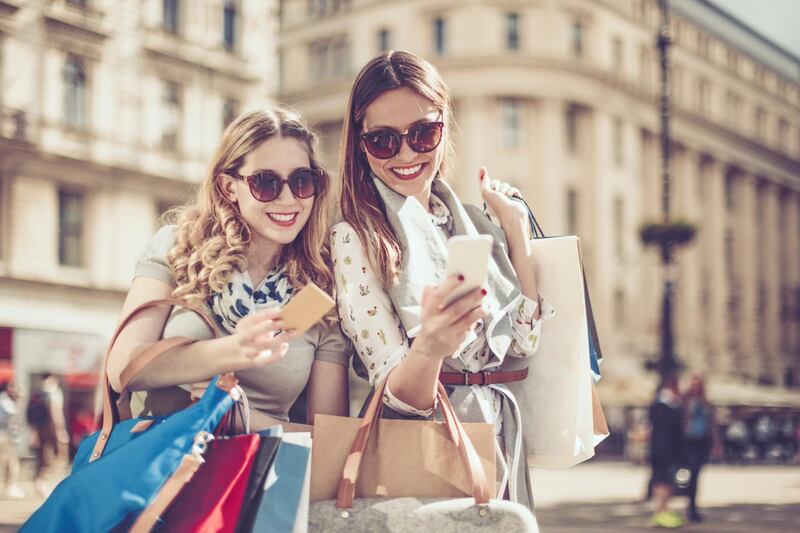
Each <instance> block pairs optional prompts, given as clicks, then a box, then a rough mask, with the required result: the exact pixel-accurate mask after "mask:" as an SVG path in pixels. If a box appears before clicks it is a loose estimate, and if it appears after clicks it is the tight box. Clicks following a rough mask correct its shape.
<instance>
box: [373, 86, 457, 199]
mask: <svg viewBox="0 0 800 533" xmlns="http://www.w3.org/2000/svg"><path fill="white" fill-rule="evenodd" d="M443 120H444V118H443V117H442V111H441V110H440V109H439V108H437V107H436V106H435V105H434V104H433V102H431V101H430V100H428V99H427V98H425V97H424V96H420V95H419V94H417V93H416V92H414V91H413V90H411V89H409V88H408V87H400V88H397V89H392V90H390V91H387V92H385V93H383V94H382V95H380V96H379V97H378V98H376V99H375V100H374V101H373V102H372V103H371V104H370V105H369V107H367V111H366V113H365V114H364V119H363V120H362V128H361V131H362V132H367V131H372V130H375V129H378V128H390V129H393V130H395V131H397V132H399V133H403V134H404V133H407V132H408V129H409V128H411V127H412V126H414V125H416V124H419V123H420V122H435V121H443ZM443 135H447V131H444V132H443ZM444 146H445V142H444V140H442V142H440V143H439V145H438V146H437V147H436V148H435V149H433V150H432V151H430V152H427V153H419V152H415V151H414V150H412V149H411V147H410V146H409V145H408V142H407V140H406V139H405V138H403V140H402V142H401V144H400V151H399V152H397V154H395V155H394V156H393V157H391V158H389V159H378V158H376V157H374V156H373V155H372V154H370V153H369V152H368V151H367V150H365V149H364V144H363V141H362V143H361V149H362V150H363V151H364V154H365V155H366V157H367V161H368V162H369V166H370V169H371V170H372V172H373V173H374V174H375V175H376V176H377V177H378V178H380V180H381V181H383V182H384V183H385V184H386V185H387V186H388V187H390V188H391V189H392V190H393V191H395V192H397V193H399V194H402V195H404V196H414V197H416V198H417V199H418V200H420V203H422V204H423V205H424V206H427V199H428V195H429V194H430V190H431V183H432V182H433V178H434V177H435V176H436V174H437V173H438V172H439V167H440V166H441V164H442V160H443V159H444ZM423 199H424V200H425V201H424V202H423V201H422V200H423Z"/></svg>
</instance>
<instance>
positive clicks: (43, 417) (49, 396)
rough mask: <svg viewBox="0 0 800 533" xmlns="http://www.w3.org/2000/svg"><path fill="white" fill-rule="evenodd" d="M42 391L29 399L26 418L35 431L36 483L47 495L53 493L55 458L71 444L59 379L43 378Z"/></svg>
mask: <svg viewBox="0 0 800 533" xmlns="http://www.w3.org/2000/svg"><path fill="white" fill-rule="evenodd" d="M42 378H43V379H42V383H41V385H40V387H39V389H38V390H36V391H35V392H32V393H31V396H30V398H29V399H28V408H27V410H26V418H27V421H28V425H29V426H30V428H31V429H32V430H33V444H32V448H33V450H34V452H35V455H36V466H35V470H34V476H33V478H34V484H35V486H36V490H37V491H38V492H39V493H40V494H41V495H43V496H45V495H47V494H48V493H49V488H50V487H49V486H48V484H47V482H46V480H45V477H46V474H47V473H48V470H49V467H50V466H51V464H52V462H53V459H54V458H56V457H58V456H59V455H62V453H61V452H60V450H61V449H62V448H64V449H66V446H67V445H68V444H69V436H68V435H67V429H66V422H65V420H64V391H63V390H62V389H61V385H59V383H58V378H57V377H56V376H53V375H51V374H44V375H43V376H42Z"/></svg>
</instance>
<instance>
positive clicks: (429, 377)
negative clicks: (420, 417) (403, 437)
mask: <svg viewBox="0 0 800 533" xmlns="http://www.w3.org/2000/svg"><path fill="white" fill-rule="evenodd" d="M441 369H442V360H441V359H440V358H438V357H435V356H432V355H430V354H427V353H425V352H423V351H422V350H421V349H419V348H414V346H412V347H411V349H410V350H409V351H408V353H407V354H406V357H405V359H403V361H401V362H400V364H398V365H397V367H396V368H395V369H394V370H393V371H392V373H391V374H389V381H388V382H387V386H388V387H389V390H391V391H392V394H393V395H394V397H395V398H397V399H398V400H400V401H401V402H403V403H406V404H408V405H410V406H411V407H414V408H415V409H420V410H425V409H430V408H431V407H433V400H434V398H436V383H437V382H438V380H439V372H440V371H441Z"/></svg>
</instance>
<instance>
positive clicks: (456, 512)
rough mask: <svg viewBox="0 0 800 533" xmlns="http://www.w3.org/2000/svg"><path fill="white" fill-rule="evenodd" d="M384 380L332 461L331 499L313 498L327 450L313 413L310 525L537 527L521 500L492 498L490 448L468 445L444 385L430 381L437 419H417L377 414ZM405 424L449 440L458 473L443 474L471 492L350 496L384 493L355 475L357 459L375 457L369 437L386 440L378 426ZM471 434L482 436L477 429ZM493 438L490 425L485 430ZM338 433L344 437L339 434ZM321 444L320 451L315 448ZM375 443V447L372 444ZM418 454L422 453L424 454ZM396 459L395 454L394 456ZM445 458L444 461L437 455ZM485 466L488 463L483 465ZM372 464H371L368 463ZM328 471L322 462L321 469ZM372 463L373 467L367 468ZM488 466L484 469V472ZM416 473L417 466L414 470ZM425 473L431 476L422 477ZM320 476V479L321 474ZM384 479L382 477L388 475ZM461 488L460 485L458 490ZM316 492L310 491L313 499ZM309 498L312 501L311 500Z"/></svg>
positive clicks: (319, 489)
mask: <svg viewBox="0 0 800 533" xmlns="http://www.w3.org/2000/svg"><path fill="white" fill-rule="evenodd" d="M385 387H386V380H384V381H383V382H381V383H380V384H379V385H378V387H376V389H375V393H374V395H373V397H372V399H371V400H370V403H369V405H368V407H367V410H366V413H365V415H364V418H363V419H362V420H361V421H360V424H359V427H358V431H357V433H356V435H355V438H354V439H352V441H351V442H352V444H351V445H350V451H349V453H348V454H347V457H346V459H345V461H344V462H343V463H342V462H337V466H336V468H338V471H339V475H338V481H337V483H336V487H335V489H336V490H335V499H321V500H320V499H318V496H319V495H320V494H323V495H325V494H327V487H326V486H325V485H326V483H324V482H323V483H322V486H320V479H319V478H318V474H319V472H320V471H321V468H320V466H321V464H320V462H319V460H317V459H316V457H317V456H318V455H323V454H324V452H327V444H328V441H326V440H319V439H318V432H317V424H318V423H319V421H320V419H322V418H325V415H317V416H316V417H315V424H314V446H315V452H314V454H312V471H311V476H312V478H311V481H312V496H311V499H312V503H311V506H310V511H309V528H308V530H309V532H345V531H347V532H352V531H388V532H395V533H406V532H412V531H424V530H431V529H433V530H435V531H437V533H445V532H450V531H452V532H455V531H458V532H459V533H465V532H470V531H487V532H488V531H519V532H537V531H538V527H537V525H536V520H535V518H534V517H533V514H532V513H531V512H530V510H528V508H527V507H525V506H523V505H521V504H518V503H514V502H509V501H498V500H491V499H490V497H491V494H493V493H494V490H493V489H494V472H492V470H494V468H493V466H494V453H493V451H494V450H493V447H492V449H491V452H492V453H491V455H490V457H491V460H487V459H483V458H482V457H481V456H480V455H479V453H478V451H476V448H475V447H474V446H473V443H472V441H471V440H470V436H468V434H467V431H466V430H465V427H464V425H462V424H461V422H460V421H459V420H458V417H457V416H456V415H455V412H454V411H453V407H452V405H450V401H449V399H448V397H447V392H446V391H445V389H444V386H443V385H442V384H441V383H437V401H438V405H439V408H440V410H441V412H442V415H443V419H444V423H443V424H442V423H440V422H427V421H416V420H382V419H381V418H380V412H381V409H382V405H383V401H382V400H383V392H384V389H385ZM396 423H400V424H404V426H405V428H406V431H407V432H412V433H413V432H415V430H419V429H422V428H424V430H423V431H422V432H421V433H420V434H421V435H427V436H428V439H432V438H434V432H435V429H434V427H435V426H432V425H431V424H438V425H439V426H440V427H441V426H444V427H443V428H441V429H443V430H444V431H445V434H446V435H447V437H449V439H450V443H451V444H452V446H451V447H450V449H449V451H448V452H440V453H449V454H451V455H453V456H455V457H456V458H457V459H458V460H457V463H460V468H459V467H458V466H456V468H457V470H461V472H458V471H453V470H449V471H448V472H447V474H448V477H449V478H450V479H449V481H451V482H454V479H457V478H458V477H459V476H458V475H459V474H462V475H463V478H464V480H465V481H466V490H467V492H466V493H467V494H470V495H472V498H455V499H451V498H429V497H417V496H413V495H411V496H402V497H388V498H387V497H368V498H358V499H356V495H357V494H358V495H362V494H365V493H368V494H373V495H374V494H376V493H377V494H381V493H383V494H386V493H387V490H385V489H384V486H383V485H381V486H375V483H376V479H375V478H373V479H372V480H365V479H364V478H363V477H362V474H363V473H364V472H363V469H364V466H366V465H368V464H369V463H370V462H374V461H375V460H376V459H377V457H376V455H375V454H370V453H369V451H368V444H369V443H370V442H371V439H370V437H371V436H373V435H375V434H376V433H378V434H380V438H379V439H374V440H380V439H385V438H386V435H385V432H384V430H385V427H384V426H385V425H387V424H396ZM474 425H475V426H490V427H491V424H474ZM478 435H483V434H482V433H478ZM490 436H491V439H492V445H494V432H493V431H492V432H491V434H490ZM342 440H344V437H343V436H342ZM318 448H322V450H321V452H317V451H316V450H317V449H318ZM416 448H417V449H404V450H397V454H402V455H412V456H414V457H418V456H419V454H418V453H417V454H415V452H417V451H418V449H419V448H422V449H423V450H424V448H425V441H424V440H422V441H420V442H419V443H418V445H417V447H416ZM373 449H374V447H373ZM423 455H425V454H424V453H423ZM430 455H431V454H427V456H425V457H423V459H422V461H421V463H422V464H425V465H427V466H429V467H430V466H432V465H434V464H435V463H437V462H439V461H440V460H444V459H445V457H441V456H430ZM396 458H398V455H395V456H394V457H389V458H388V460H389V461H392V460H393V459H396ZM400 459H401V461H400V462H403V461H402V457H400ZM444 462H447V461H444ZM487 466H489V467H491V468H488V469H487V468H486V467H487ZM373 467H374V465H373ZM324 470H327V469H323V471H324ZM373 470H374V468H373ZM487 470H489V471H490V472H491V474H492V475H491V476H489V475H488V473H487ZM415 473H416V472H415ZM428 477H430V476H428ZM326 481H327V479H326ZM387 481H388V480H387ZM458 490H459V492H460V491H463V489H462V488H459V489H458ZM315 495H316V496H317V498H315ZM315 500H316V501H315Z"/></svg>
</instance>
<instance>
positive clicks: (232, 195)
mask: <svg viewBox="0 0 800 533" xmlns="http://www.w3.org/2000/svg"><path fill="white" fill-rule="evenodd" d="M217 180H218V183H219V188H220V190H221V191H222V194H224V195H225V198H227V199H228V201H229V202H231V203H234V204H235V203H237V202H238V201H239V194H238V193H239V191H238V187H236V184H235V183H234V182H235V181H236V180H235V179H234V178H232V177H230V176H228V175H227V174H219V175H217Z"/></svg>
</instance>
